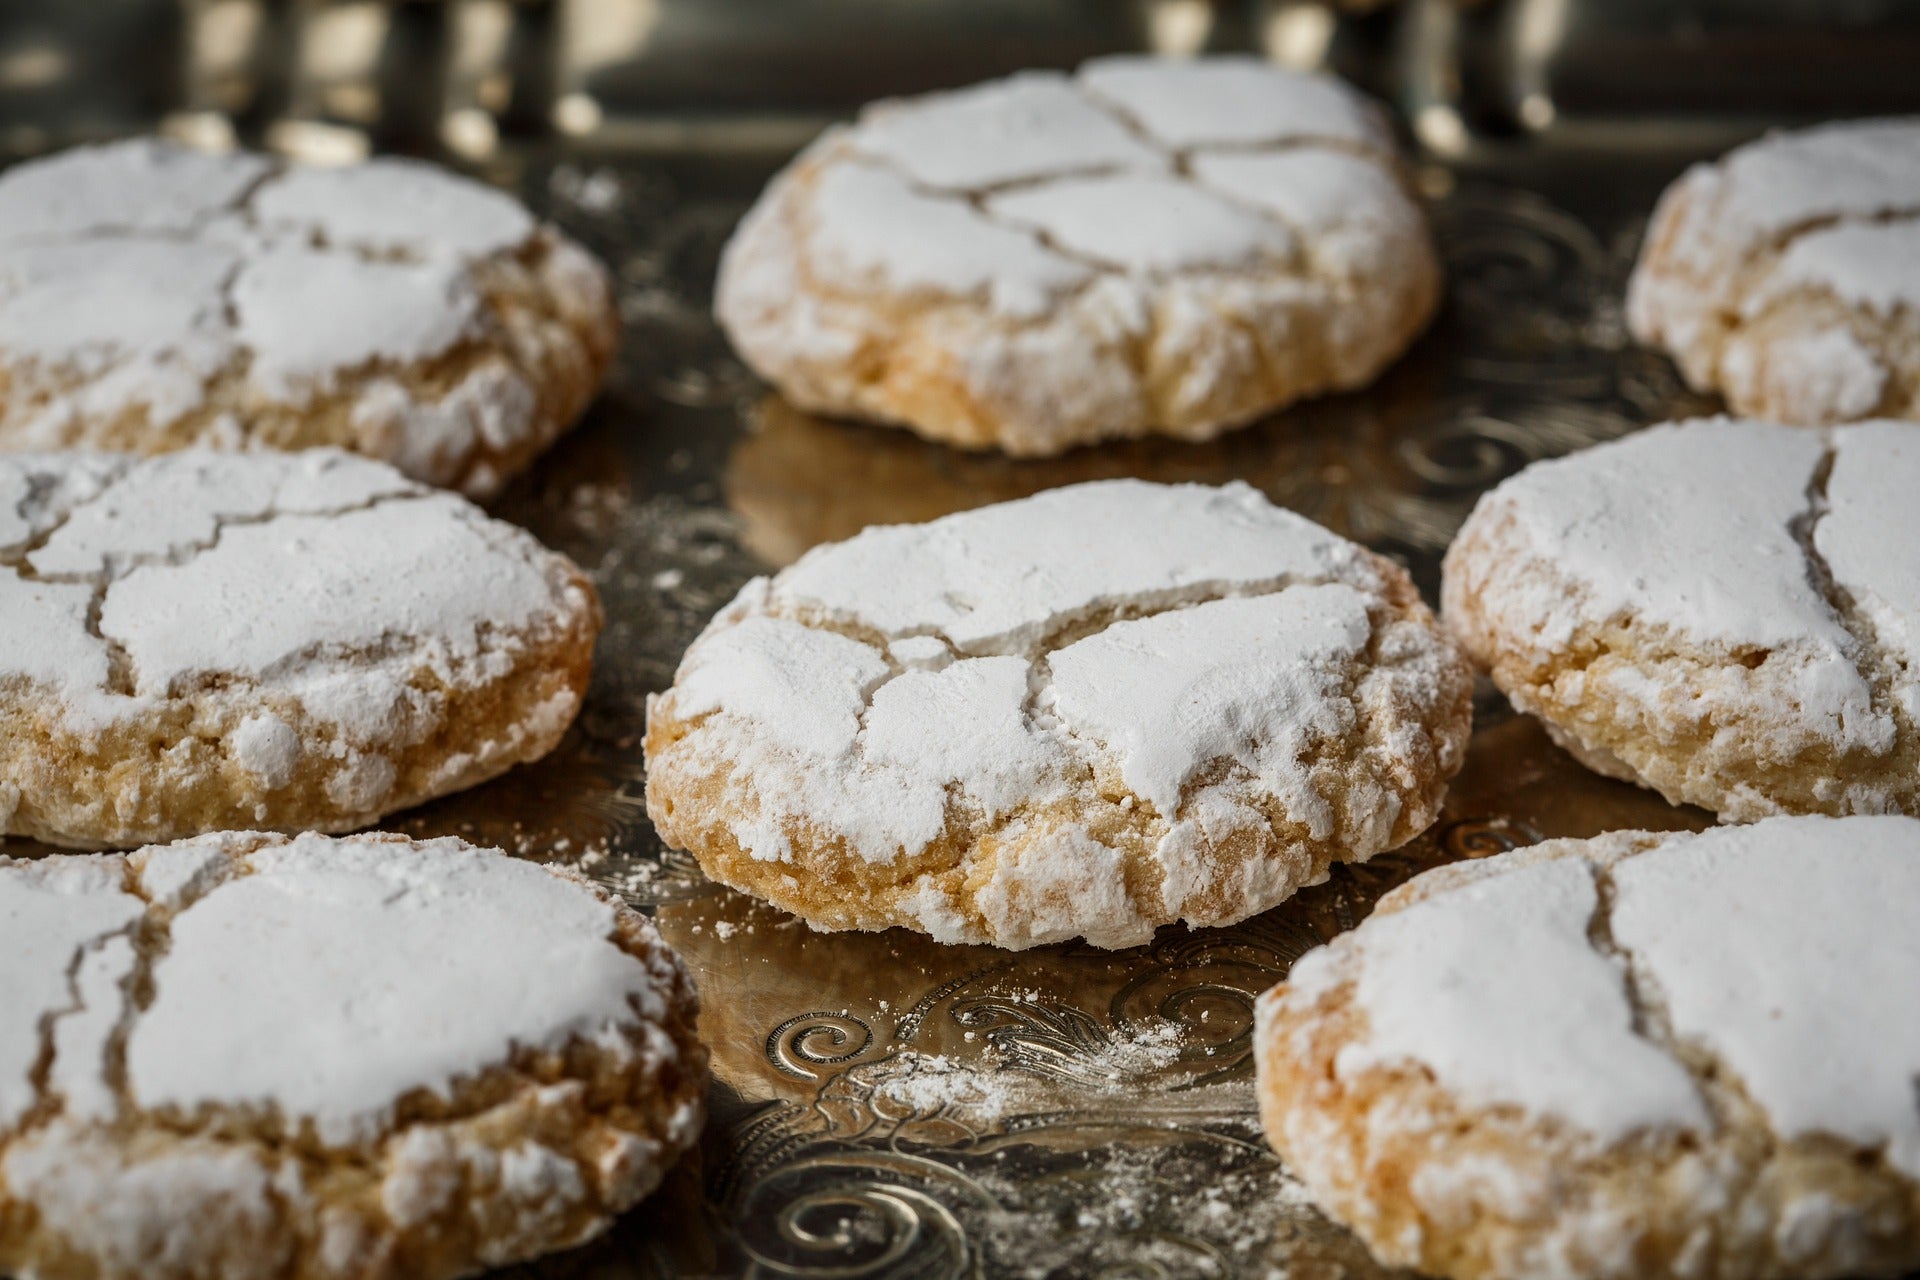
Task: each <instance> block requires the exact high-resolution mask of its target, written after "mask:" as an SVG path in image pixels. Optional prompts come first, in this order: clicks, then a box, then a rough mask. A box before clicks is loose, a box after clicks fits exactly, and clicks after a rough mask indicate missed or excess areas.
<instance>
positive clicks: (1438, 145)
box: [1398, 0, 1470, 156]
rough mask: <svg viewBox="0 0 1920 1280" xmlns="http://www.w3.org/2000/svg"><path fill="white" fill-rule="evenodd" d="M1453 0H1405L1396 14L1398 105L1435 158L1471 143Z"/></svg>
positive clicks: (1457, 10)
mask: <svg viewBox="0 0 1920 1280" xmlns="http://www.w3.org/2000/svg"><path fill="white" fill-rule="evenodd" d="M1460 25H1461V18H1460V8H1459V4H1458V0H1408V4H1407V6H1406V11H1405V13H1404V14H1403V15H1402V16H1401V39H1400V44H1401V54H1400V68H1399V76H1398V78H1399V81H1400V86H1401V89H1400V92H1401V97H1402V102H1401V106H1402V107H1403V109H1404V110H1405V111H1406V113H1407V117H1408V120H1409V121H1410V123H1411V124H1412V126H1413V134H1414V137H1416V138H1418V139H1419V141H1420V144H1421V145H1422V146H1424V147H1425V148H1426V149H1427V150H1429V151H1431V152H1433V153H1434V154H1435V155H1439V156H1457V155H1460V154H1461V153H1462V152H1464V151H1465V150H1466V148H1467V144H1468V142H1469V141H1470V134H1469V131H1468V129H1467V123H1466V119H1465V117H1464V116H1463V115H1462V112H1461V93H1462V89H1461V77H1460V41H1461V31H1460Z"/></svg>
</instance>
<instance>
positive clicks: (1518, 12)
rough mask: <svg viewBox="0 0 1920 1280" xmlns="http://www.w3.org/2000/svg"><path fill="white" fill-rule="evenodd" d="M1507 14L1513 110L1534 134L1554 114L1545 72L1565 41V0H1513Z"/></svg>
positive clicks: (1553, 116) (1544, 125) (1540, 129)
mask: <svg viewBox="0 0 1920 1280" xmlns="http://www.w3.org/2000/svg"><path fill="white" fill-rule="evenodd" d="M1510 13H1511V17H1510V18H1509V19H1508V21H1509V22H1510V23H1511V28H1512V37H1511V47H1512V54H1511V61H1512V66H1511V68H1510V70H1509V73H1508V82H1509V85H1510V88H1509V92H1510V93H1511V94H1512V96H1513V101H1514V108H1513V110H1514V114H1515V115H1516V116H1517V117H1518V118H1519V120H1520V123H1521V124H1522V125H1524V126H1525V127H1526V128H1528V129H1531V130H1533V131H1534V132H1536V133H1538V132H1541V131H1542V130H1545V129H1546V128H1548V127H1549V126H1550V125H1552V124H1553V122H1554V118H1555V117H1556V115H1557V114H1558V112H1557V111H1556V110H1555V108H1554V105H1553V94H1552V92H1551V89H1550V74H1549V72H1550V68H1551V66H1552V63H1553V59H1554V57H1555V56H1556V55H1557V54H1558V53H1559V52H1560V49H1561V46H1562V45H1563V44H1564V43H1565V41H1566V36H1567V18H1568V0H1516V3H1515V4H1514V6H1513V8H1512V9H1511V10H1510Z"/></svg>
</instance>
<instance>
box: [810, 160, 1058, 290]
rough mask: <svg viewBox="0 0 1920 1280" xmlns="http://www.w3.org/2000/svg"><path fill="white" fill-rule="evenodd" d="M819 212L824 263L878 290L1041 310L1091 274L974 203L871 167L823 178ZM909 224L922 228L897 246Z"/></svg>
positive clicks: (818, 234) (844, 169)
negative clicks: (973, 297)
mask: <svg viewBox="0 0 1920 1280" xmlns="http://www.w3.org/2000/svg"><path fill="white" fill-rule="evenodd" d="M814 217H815V218H816V219H817V222H816V227H817V231H816V233H815V236H816V245H817V247H818V251H819V254H820V260H821V263H822V266H823V267H824V268H826V269H827V270H829V271H834V272H836V273H841V274H844V275H846V276H848V277H851V278H853V279H857V280H862V281H865V282H868V283H870V284H871V285H872V286H874V287H877V288H882V289H887V290H894V291H898V292H901V293H914V292H918V291H921V290H928V291H932V292H934V293H940V294H956V295H962V296H965V295H968V294H974V293H981V294H984V295H985V296H986V297H988V298H990V299H991V300H992V302H993V305H994V306H995V307H998V308H1001V309H1004V310H1006V311H1009V312H1012V313H1014V314H1021V315H1033V314H1038V313H1040V312H1042V311H1044V310H1045V309H1046V308H1047V306H1048V305H1049V304H1050V303H1051V302H1052V300H1053V299H1054V298H1055V297H1056V296H1058V294H1059V293H1060V292H1061V291H1063V290H1067V289H1072V288H1074V287H1076V286H1078V285H1080V284H1081V283H1083V282H1084V281H1085V280H1086V279H1087V275H1088V272H1087V270H1086V268H1084V267H1082V266H1080V265H1079V264H1077V263H1075V262H1072V261H1069V260H1068V259H1066V258H1063V257H1061V256H1060V255H1058V254H1056V253H1053V252H1052V251H1050V250H1048V249H1047V248H1045V247H1044V246H1042V245H1040V244H1037V243H1035V242H1034V241H1033V240H1032V239H1031V238H1029V237H1026V236H1023V235H1020V234H1018V233H1017V232H1014V231H1010V230H1008V229H1007V228H1006V227H1004V226H998V225H996V224H994V223H992V222H989V221H987V220H986V219H984V218H981V217H980V216H978V215H977V214H976V213H975V212H974V211H973V210H972V209H971V208H969V207H968V206H966V205H963V204H958V203H955V202H954V201H951V200H943V199H940V198H938V197H935V196H930V195H927V194H925V193H923V192H920V191H917V190H915V189H914V188H913V187H912V186H911V185H910V184H909V183H908V182H906V181H905V180H904V179H902V178H901V177H900V176H899V175H897V174H895V173H893V172H891V171H889V170H886V169H881V168H877V167H874V166H871V165H863V164H848V165H843V166H840V167H839V168H836V169H834V170H832V171H830V172H828V173H826V174H824V175H822V177H821V180H820V186H819V189H818V192H817V196H816V203H815V205H814ZM903 225H911V226H913V227H915V228H916V231H917V233H916V235H915V237H914V239H913V240H912V241H911V242H909V243H896V242H895V241H896V238H897V237H896V234H895V233H896V232H897V231H898V229H899V228H900V227H901V226H903Z"/></svg>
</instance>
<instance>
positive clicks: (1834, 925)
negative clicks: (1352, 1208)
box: [1263, 817, 1920, 1179]
mask: <svg viewBox="0 0 1920 1280" xmlns="http://www.w3.org/2000/svg"><path fill="white" fill-rule="evenodd" d="M1916 894H1920V822H1916V821H1914V820H1913V819H1909V818H1891V817H1856V818H1845V819H1834V818H1824V817H1807V818H1775V819H1769V820H1767V821H1764V822H1759V823H1755V824H1752V825H1750V826H1743V827H1723V828H1719V829H1717V830H1711V831H1706V832H1701V833H1699V834H1686V833H1683V834H1674V835H1655V834H1651V833H1647V832H1624V833H1612V834H1609V835H1605V836H1601V837H1598V838H1596V839H1594V840H1591V841H1574V840H1559V841H1552V842H1549V843H1547V844H1543V845H1539V846H1536V847H1534V848H1531V849H1525V850H1519V851H1516V852H1514V853H1508V854H1502V855H1499V856H1496V857H1493V858H1489V859H1484V860H1481V861H1477V862H1473V863H1467V864H1461V865H1459V866H1457V867H1449V868H1443V869H1441V870H1439V871H1437V872H1433V873H1429V874H1428V875H1425V876H1421V877H1419V878H1417V879H1415V880H1414V881H1412V882H1410V883H1409V884H1408V885H1406V886H1405V887H1403V888H1401V889H1399V890H1396V891H1395V892H1394V893H1393V894H1391V895H1389V896H1388V897H1387V898H1385V899H1383V900H1382V902H1381V904H1380V906H1379V908H1378V909H1377V910H1376V911H1375V913H1374V915H1373V917H1372V918H1370V919H1369V920H1368V921H1367V922H1366V923H1365V924H1363V925H1362V926H1361V927H1360V928H1359V929H1358V930H1356V931H1355V932H1353V933H1351V934H1348V935H1346V936H1344V937H1342V938H1340V939H1338V940H1336V941H1335V942H1334V943H1332V944H1331V945H1329V946H1327V947H1324V948H1322V949H1320V950H1318V951H1315V952H1312V953H1310V954H1309V955H1307V956H1305V957H1303V958H1302V959H1301V960H1300V961H1299V962H1298V963H1297V964H1296V965H1295V966H1294V969H1293V973H1292V974H1291V976H1290V977H1289V979H1288V981H1287V983H1286V984H1285V985H1284V986H1283V987H1280V988H1277V989H1276V990H1275V992H1274V993H1272V994H1271V995H1269V996H1267V997H1266V998H1265V1000H1264V1001H1263V1004H1265V1005H1266V1006H1267V1008H1266V1009H1264V1010H1263V1020H1265V1021H1266V1022H1267V1024H1268V1028H1269V1030H1268V1034H1286V1033H1288V1032H1289V1030H1290V1029H1291V1032H1292V1033H1293V1034H1305V1035H1312V1034H1314V1032H1313V1031H1312V1030H1308V1031H1306V1032H1304V1033H1302V1032H1300V1031H1299V1030H1298V1028H1297V1025H1293V1024H1294V1020H1296V1019H1299V1018H1303V1017H1307V1016H1310V1015H1309V1010H1311V1009H1312V1008H1314V1007H1315V1006H1316V1005H1318V1006H1321V1007H1322V1008H1327V1007H1330V1006H1328V1005H1327V1004H1326V1003H1325V1002H1326V1001H1327V998H1328V997H1329V996H1330V995H1332V994H1333V993H1334V992H1335V991H1336V990H1337V989H1344V991H1345V992H1346V996H1345V1000H1344V1002H1343V1006H1342V1007H1343V1008H1344V1009H1345V1010H1348V1011H1350V1013H1349V1014H1348V1016H1349V1017H1350V1018H1351V1021H1349V1022H1347V1023H1345V1024H1344V1025H1345V1028H1346V1029H1345V1030H1344V1031H1343V1032H1342V1033H1341V1038H1342V1039H1343V1040H1344V1044H1343V1046H1342V1047H1340V1048H1339V1049H1338V1051H1337V1053H1336V1054H1335V1055H1334V1058H1333V1062H1334V1064H1335V1065H1334V1069H1335V1071H1336V1073H1337V1075H1338V1077H1339V1078H1341V1079H1345V1080H1356V1079H1357V1078H1359V1077H1361V1076H1362V1075H1364V1074H1365V1073H1367V1072H1370V1071H1374V1070H1378V1069H1381V1068H1397V1067H1404V1066H1409V1065H1411V1066H1415V1067H1417V1068H1420V1069H1423V1070H1425V1071H1426V1072H1429V1073H1431V1076H1432V1079H1433V1081H1434V1082H1435V1083H1436V1084H1437V1085H1438V1086H1439V1088H1440V1089H1442V1090H1444V1091H1445V1092H1446V1093H1447V1094H1448V1095H1450V1096H1451V1097H1452V1098H1453V1099H1454V1100H1455V1101H1456V1102H1457V1103H1458V1104H1459V1105H1460V1106H1461V1107H1462V1108H1464V1109H1470V1110H1487V1109H1495V1108H1501V1107H1513V1108H1518V1109H1519V1112H1520V1114H1521V1115H1522V1116H1523V1117H1524V1118H1525V1119H1526V1120H1527V1121H1528V1122H1536V1123H1537V1122H1541V1121H1549V1122H1558V1123H1559V1124H1561V1125H1563V1126H1566V1129H1564V1130H1562V1132H1569V1133H1571V1134H1572V1135H1576V1136H1577V1139H1578V1140H1581V1141H1584V1142H1593V1143H1599V1144H1602V1145H1611V1144H1617V1143H1621V1142H1624V1141H1626V1140H1627V1139H1629V1138H1631V1137H1632V1136H1633V1135H1635V1134H1640V1133H1644V1132H1647V1131H1649V1130H1664V1131H1668V1132H1680V1131H1684V1132H1692V1133H1696V1134H1703V1135H1704V1134H1715V1133H1720V1132H1724V1130H1725V1129H1726V1128H1728V1127H1729V1126H1732V1125H1735V1124H1739V1123H1741V1122H1742V1121H1743V1120H1745V1119H1747V1118H1748V1117H1747V1116H1745V1115H1742V1114H1741V1112H1742V1111H1743V1110H1745V1107H1744V1106H1742V1105H1741V1104H1749V1105H1750V1106H1751V1108H1752V1109H1753V1112H1754V1113H1757V1117H1756V1118H1758V1119H1760V1120H1762V1121H1763V1122H1764V1124H1765V1125H1766V1127H1767V1129H1768V1130H1770V1132H1771V1134H1772V1136H1773V1137H1774V1138H1775V1139H1776V1140H1779V1141H1789V1142H1790V1141H1799V1140H1806V1139H1817V1138H1819V1137H1821V1136H1828V1137H1832V1138H1836V1139H1839V1140H1841V1141H1843V1142H1846V1143H1848V1144H1850V1145H1852V1146H1854V1147H1856V1148H1859V1149H1862V1150H1865V1151H1871V1152H1875V1153H1877V1154H1879V1155H1881V1156H1882V1157H1883V1158H1884V1159H1885V1160H1886V1162H1887V1163H1888V1164H1889V1165H1891V1166H1892V1167H1893V1168H1894V1169H1897V1170H1899V1171H1900V1172H1901V1173H1903V1174H1905V1175H1906V1176H1907V1177H1909V1178H1916V1179H1920V1114H1917V1113H1916V1112H1915V1109H1914V1107H1913V1079H1914V1077H1915V1075H1916V1073H1920V1025H1916V1024H1915V1022H1914V1020H1913V1019H1912V1018H1910V1017H1908V1016H1906V1014H1905V1012H1904V1010H1905V1008H1906V1004H1907V1001H1908V998H1909V996H1910V994H1911V992H1912V990H1913V989H1914V984H1915V983H1916V982H1920V934H1917V933H1916V932H1915V931H1914V930H1913V929H1912V928H1910V927H1908V925H1907V923H1906V919H1907V915H1908V912H1909V908H1910V906H1911V904H1912V903H1913V902H1914V901H1915V895H1916ZM1283 1023H1284V1024H1289V1025H1287V1026H1283V1025H1282V1024H1283ZM1736 1098H1737V1099H1738V1100H1739V1102H1738V1103H1736V1102H1735V1101H1734V1099H1736ZM1424 1122H1426V1121H1425V1119H1424V1118H1423V1117H1421V1116H1419V1115H1416V1114H1409V1115H1407V1116H1405V1118H1404V1119H1402V1120H1399V1121H1396V1120H1394V1119H1393V1118H1392V1117H1390V1116H1387V1115H1384V1114H1382V1115H1380V1116H1378V1117H1376V1123H1378V1124H1381V1125H1391V1124H1394V1123H1402V1124H1406V1125H1408V1126H1418V1125H1420V1124H1422V1123H1424Z"/></svg>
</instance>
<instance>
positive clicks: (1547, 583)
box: [1442, 419, 1920, 817]
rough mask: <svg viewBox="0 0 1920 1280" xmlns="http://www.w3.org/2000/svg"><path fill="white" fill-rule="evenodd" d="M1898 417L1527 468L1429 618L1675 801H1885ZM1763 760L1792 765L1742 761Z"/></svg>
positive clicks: (1898, 789)
mask: <svg viewBox="0 0 1920 1280" xmlns="http://www.w3.org/2000/svg"><path fill="white" fill-rule="evenodd" d="M1912 431H1913V428H1912V427H1911V425H1909V424H1906V423H1899V422H1872V423H1862V424H1858V425H1855V426H1846V427H1834V428H1830V429H1827V430H1826V431H1823V432H1811V431H1805V430H1800V429H1795V428H1791V427H1782V426H1777V425H1773V424H1769V423H1760V422H1738V421H1730V420H1725V419H1707V420H1699V421H1693V422H1687V423H1679V424H1669V425H1664V426H1660V427H1655V428H1651V429H1649V430H1647V431H1643V432H1640V433H1638V434H1636V435H1634V436H1630V437H1628V438H1626V439H1624V440H1621V441H1617V442H1614V443H1611V444H1606V445H1601V446H1599V447H1597V448H1594V449H1590V450H1586V451H1584V452H1582V453H1579V454H1575V455H1573V456H1571V457H1568V458H1563V459H1557V460H1554V461H1550V462H1544V463H1537V464H1535V465H1534V466H1531V467H1528V468H1527V469H1526V470H1525V471H1523V472H1521V473H1520V474H1519V475H1517V476H1515V477H1513V478H1511V479H1509V480H1508V481H1506V482H1505V483H1503V484H1502V485H1500V486H1499V487H1498V488H1497V489H1495V490H1494V491H1492V492H1491V493H1490V494H1488V495H1487V496H1486V497H1484V498H1483V499H1482V500H1481V502H1480V504H1479V505H1478V507H1477V508H1476V509H1475V511H1474V514H1473V516H1472V518H1471V519H1470V520H1469V521H1468V523H1467V525H1466V526H1465V527H1464V528H1463V529H1462V532H1461V536H1460V538H1459V539H1458V540H1457V541H1456V543H1455V546H1454V547H1453V549H1452V550H1451V551H1450V552H1449V555H1448V561H1447V574H1446V582H1445V586H1444V590H1443V593H1442V594H1443V599H1444V601H1445V605H1446V609H1447V613H1448V617H1449V619H1450V620H1451V621H1454V622H1455V623H1456V625H1457V626H1458V628H1459V629H1460V632H1461V635H1462V637H1463V639H1465V640H1466V642H1467V645H1468V648H1469V650H1470V651H1472V652H1473V653H1474V654H1475V656H1476V657H1478V658H1479V659H1480V660H1481V661H1482V662H1484V663H1486V664H1487V665H1488V666H1490V667H1491V668H1492V670H1493V674H1494V678H1495V680H1496V682H1497V683H1499V684H1500V686H1501V688H1502V689H1503V690H1504V691H1505V692H1506V693H1507V694H1508V696H1509V697H1511V698H1513V700H1514V702H1515V704H1516V705H1518V706H1519V707H1521V709H1523V710H1527V711H1531V712H1534V713H1536V714H1539V715H1541V716H1542V717H1543V718H1545V719H1546V720H1547V721H1548V722H1549V724H1550V725H1552V726H1554V727H1555V728H1556V729H1557V730H1558V731H1559V732H1561V733H1564V734H1566V735H1568V736H1570V737H1571V738H1572V739H1573V740H1574V742H1575V743H1576V745H1578V746H1579V747H1583V748H1585V749H1586V750H1587V751H1588V752H1590V753H1591V754H1592V756H1593V757H1594V759H1592V760H1590V761H1589V762H1590V763H1598V764H1599V765H1601V767H1603V768H1605V767H1619V768H1624V769H1625V771H1626V772H1627V773H1628V774H1629V775H1630V776H1635V775H1637V776H1638V777H1640V778H1641V779H1642V780H1644V781H1648V782H1650V783H1652V785H1655V786H1656V787H1658V788H1659V789H1661V790H1662V791H1665V792H1667V793H1668V795H1669V796H1670V798H1676V799H1684V800H1687V801H1692V802H1695V803H1702V804H1707V805H1709V806H1710V807H1714V808H1717V809H1719V810H1721V812H1723V813H1727V814H1729V815H1730V816H1738V817H1757V816H1761V815H1762V814H1765V813H1770V812H1780V811H1782V810H1783V809H1785V810H1788V811H1793V810H1796V809H1799V810H1805V809H1817V810H1826V811H1837V812H1848V811H1867V812H1873V811H1879V810H1882V809H1884V808H1886V807H1887V806H1889V805H1895V806H1901V805H1904V804H1906V803H1908V802H1910V800H1911V799H1912V798H1914V796H1915V793H1916V784H1915V783H1914V781H1913V780H1912V778H1911V776H1910V775H1911V769H1910V768H1909V767H1908V765H1907V763H1906V762H1907V760H1908V758H1909V753H1910V752H1911V751H1912V750H1913V749H1914V748H1915V746H1916V744H1915V742H1914V740H1913V739H1914V723H1915V716H1916V712H1920V674H1916V673H1917V672H1920V668H1917V667H1916V665H1915V659H1916V658H1917V657H1920V651H1917V650H1916V648H1915V636H1914V628H1915V625H1916V619H1920V581H1916V574H1920V568H1917V567H1916V564H1915V562H1914V558H1913V556H1912V555H1911V554H1910V553H1909V551H1908V546H1909V544H1910V540H1909V539H1907V538H1904V537H1903V536H1902V535H1901V533H1900V530H1901V529H1902V528H1903V527H1905V526H1906V525H1908V524H1910V523H1911V522H1912V520H1913V516H1912V515H1911V514H1910V508H1911V504H1910V503H1908V502H1907V501H1906V499H1905V494H1906V492H1907V491H1908V490H1909V489H1910V488H1911V487H1912V486H1913V485H1914V484H1916V483H1920V442H1916V441H1914V440H1913V439H1912V438H1911V436H1912ZM1669 757H1671V759H1669ZM1681 757H1685V759H1682V758H1681ZM1840 758H1844V759H1848V761H1849V767H1848V768H1844V769H1842V768H1837V767H1835V766H1834V763H1833V762H1834V761H1835V760H1836V759H1840ZM1875 762H1877V763H1875ZM1775 767H1777V768H1778V769H1782V770H1785V771H1787V773H1797V774H1803V775H1804V776H1800V777H1789V776H1784V775H1779V776H1776V775H1774V774H1765V776H1763V774H1762V772H1756V771H1764V770H1765V769H1768V768H1775Z"/></svg>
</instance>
